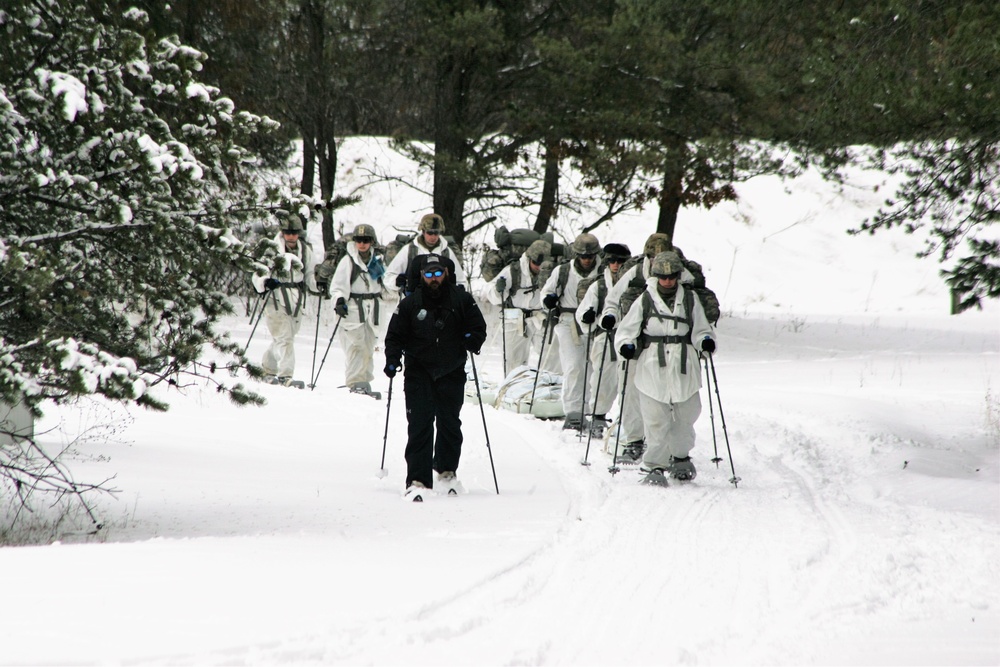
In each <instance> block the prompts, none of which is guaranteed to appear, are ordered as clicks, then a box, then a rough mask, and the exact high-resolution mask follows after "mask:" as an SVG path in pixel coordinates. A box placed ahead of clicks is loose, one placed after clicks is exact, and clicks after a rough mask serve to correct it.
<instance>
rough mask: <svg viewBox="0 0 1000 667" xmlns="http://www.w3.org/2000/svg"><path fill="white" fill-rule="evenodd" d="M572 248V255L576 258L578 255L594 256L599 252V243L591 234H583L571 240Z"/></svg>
mask: <svg viewBox="0 0 1000 667" xmlns="http://www.w3.org/2000/svg"><path fill="white" fill-rule="evenodd" d="M572 248H573V254H574V255H576V256H578V257H579V256H580V255H596V254H598V253H599V252H601V242H600V241H598V240H597V237H596V236H594V235H593V234H588V233H587V232H584V233H583V234H580V235H579V236H577V237H576V238H575V239H574V240H573V245H572Z"/></svg>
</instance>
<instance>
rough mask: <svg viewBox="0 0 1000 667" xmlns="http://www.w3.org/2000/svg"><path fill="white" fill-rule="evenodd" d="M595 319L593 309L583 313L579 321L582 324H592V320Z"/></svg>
mask: <svg viewBox="0 0 1000 667" xmlns="http://www.w3.org/2000/svg"><path fill="white" fill-rule="evenodd" d="M596 319H597V313H596V312H594V309H593V308H588V309H587V312H585V313H584V314H583V315H581V316H580V320H581V321H582V322H583V323H584V324H593V323H594V320H596Z"/></svg>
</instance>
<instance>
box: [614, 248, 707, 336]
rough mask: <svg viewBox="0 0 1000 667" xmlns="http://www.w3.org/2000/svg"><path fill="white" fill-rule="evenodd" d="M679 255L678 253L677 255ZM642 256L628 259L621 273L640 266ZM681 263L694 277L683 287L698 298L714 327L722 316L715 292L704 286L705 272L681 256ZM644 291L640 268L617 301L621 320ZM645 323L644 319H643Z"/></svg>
mask: <svg viewBox="0 0 1000 667" xmlns="http://www.w3.org/2000/svg"><path fill="white" fill-rule="evenodd" d="M678 254H680V253H678ZM642 259H643V256H642V255H639V256H637V257H632V258H630V259H629V260H628V261H627V262H625V265H624V266H622V268H621V269H620V270H621V271H628V270H629V269H630V268H631V266H635V265H636V264H640V263H641V262H642ZM681 263H682V264H683V265H684V268H685V269H687V270H688V272H689V273H690V274H691V275H692V276H694V281H693V282H691V283H684V287H685V288H686V290H687V291H688V292H694V293H695V294H696V295H697V296H698V300H699V301H701V306H702V308H703V309H704V310H705V317H707V318H708V321H709V322H710V323H711V324H712V326H715V325H716V324H717V323H718V321H719V318H720V317H721V316H722V308H721V305H720V304H719V297H718V296H716V294H715V292H713V291H712V290H711V289H709V288H708V287H707V286H706V285H705V272H704V271H703V270H702V268H701V264H699V263H698V262H696V261H694V260H691V259H687V258H686V257H684V256H683V255H681ZM645 291H646V277H643V275H642V267H641V265H640V268H639V269H638V270H637V271H636V272H635V275H634V276H632V279H631V280H630V281H629V283H628V287H626V288H625V291H624V292H623V293H622V298H621V301H619V309H620V311H621V319H624V318H625V314H626V313H628V311H629V308H631V307H632V304H633V303H635V300H636V299H638V298H639V297H640V296H642V293H643V292H645ZM643 322H645V318H644V319H643Z"/></svg>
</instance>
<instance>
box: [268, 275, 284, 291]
mask: <svg viewBox="0 0 1000 667" xmlns="http://www.w3.org/2000/svg"><path fill="white" fill-rule="evenodd" d="M279 287H281V281H280V280H278V279H277V278H268V279H267V280H265V281H264V289H265V290H272V289H278V288H279Z"/></svg>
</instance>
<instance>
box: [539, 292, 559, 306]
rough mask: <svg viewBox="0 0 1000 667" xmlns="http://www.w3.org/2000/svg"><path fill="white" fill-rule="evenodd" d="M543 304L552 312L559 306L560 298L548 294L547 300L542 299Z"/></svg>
mask: <svg viewBox="0 0 1000 667" xmlns="http://www.w3.org/2000/svg"><path fill="white" fill-rule="evenodd" d="M542 304H543V305H544V306H545V307H546V308H548V309H549V310H552V309H553V308H555V307H556V306H558V305H559V296H558V295H557V294H546V295H545V298H544V299H542Z"/></svg>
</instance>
